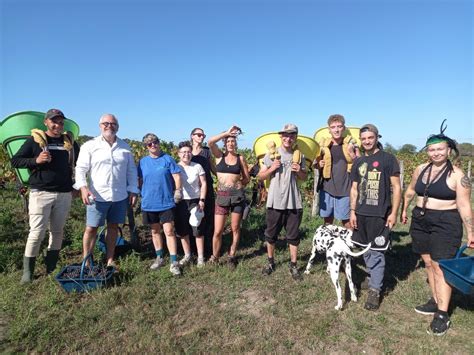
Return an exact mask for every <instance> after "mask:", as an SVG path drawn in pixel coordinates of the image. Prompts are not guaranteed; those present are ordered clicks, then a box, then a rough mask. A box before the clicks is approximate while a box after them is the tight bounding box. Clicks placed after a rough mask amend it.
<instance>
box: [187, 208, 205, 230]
mask: <svg viewBox="0 0 474 355" xmlns="http://www.w3.org/2000/svg"><path fill="white" fill-rule="evenodd" d="M189 213H190V214H191V215H190V216H189V224H190V225H191V226H192V227H198V226H199V225H200V224H201V221H202V218H203V217H204V211H202V210H200V209H199V208H198V207H197V206H194V207H193V208H192V209H191V211H189Z"/></svg>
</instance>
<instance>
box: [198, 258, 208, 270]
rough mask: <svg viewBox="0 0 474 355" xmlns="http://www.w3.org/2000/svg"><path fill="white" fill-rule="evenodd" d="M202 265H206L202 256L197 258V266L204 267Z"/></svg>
mask: <svg viewBox="0 0 474 355" xmlns="http://www.w3.org/2000/svg"><path fill="white" fill-rule="evenodd" d="M204 265H206V262H205V261H204V258H198V261H197V267H198V268H202V267H204Z"/></svg>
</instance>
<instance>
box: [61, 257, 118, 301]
mask: <svg viewBox="0 0 474 355" xmlns="http://www.w3.org/2000/svg"><path fill="white" fill-rule="evenodd" d="M87 260H89V266H86V263H87ZM114 272H115V269H114V268H113V267H107V268H104V267H97V266H96V267H94V261H93V259H92V254H89V255H87V256H86V257H85V258H84V260H82V263H81V264H72V265H68V266H65V267H63V269H62V270H61V271H60V272H59V274H57V275H56V281H58V282H59V284H60V285H61V286H62V288H63V289H64V290H65V291H66V292H67V293H70V292H73V291H75V292H78V293H82V292H87V291H90V290H93V289H96V288H100V287H103V286H105V285H106V283H107V282H108V281H109V280H110V279H111V278H112V276H113V274H114Z"/></svg>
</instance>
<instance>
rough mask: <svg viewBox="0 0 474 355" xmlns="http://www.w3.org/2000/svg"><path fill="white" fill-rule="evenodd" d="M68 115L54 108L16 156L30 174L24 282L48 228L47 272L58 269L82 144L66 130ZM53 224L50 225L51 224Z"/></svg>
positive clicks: (15, 164) (30, 274) (14, 162)
mask: <svg viewBox="0 0 474 355" xmlns="http://www.w3.org/2000/svg"><path fill="white" fill-rule="evenodd" d="M64 119H65V117H64V114H63V113H62V112H61V111H60V110H58V109H51V110H49V111H48V112H46V114H45V116H44V125H45V126H46V131H43V130H41V129H33V130H32V131H31V133H32V136H31V137H29V138H28V139H27V140H26V141H25V143H24V144H23V145H22V146H21V148H20V149H19V150H18V152H17V153H16V154H15V155H14V156H13V157H12V166H13V167H14V168H26V169H29V171H30V177H29V181H28V183H29V186H30V194H29V205H28V214H29V224H30V232H29V234H28V239H27V241H26V247H25V254H24V257H23V276H22V278H21V283H29V282H31V281H32V280H33V273H34V268H35V263H36V258H37V256H38V254H39V249H40V246H41V242H42V241H43V239H44V236H45V233H46V229H47V228H48V229H49V242H48V249H47V252H46V257H45V263H46V272H47V273H51V272H52V271H53V270H54V269H55V268H56V263H57V261H58V258H59V251H60V249H61V245H62V240H63V235H64V232H63V229H64V225H65V223H66V219H67V216H68V213H69V209H70V207H71V199H72V194H71V193H72V190H73V188H72V185H73V179H72V176H73V174H72V173H73V170H74V163H75V161H76V160H77V155H78V153H79V146H78V145H77V143H76V142H74V140H73V137H72V134H68V133H64ZM48 225H49V227H48Z"/></svg>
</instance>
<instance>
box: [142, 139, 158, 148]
mask: <svg viewBox="0 0 474 355" xmlns="http://www.w3.org/2000/svg"><path fill="white" fill-rule="evenodd" d="M159 144H160V142H158V141H153V142H150V143H146V144H145V145H146V146H147V147H148V148H150V147H152V146H157V145H159Z"/></svg>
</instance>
